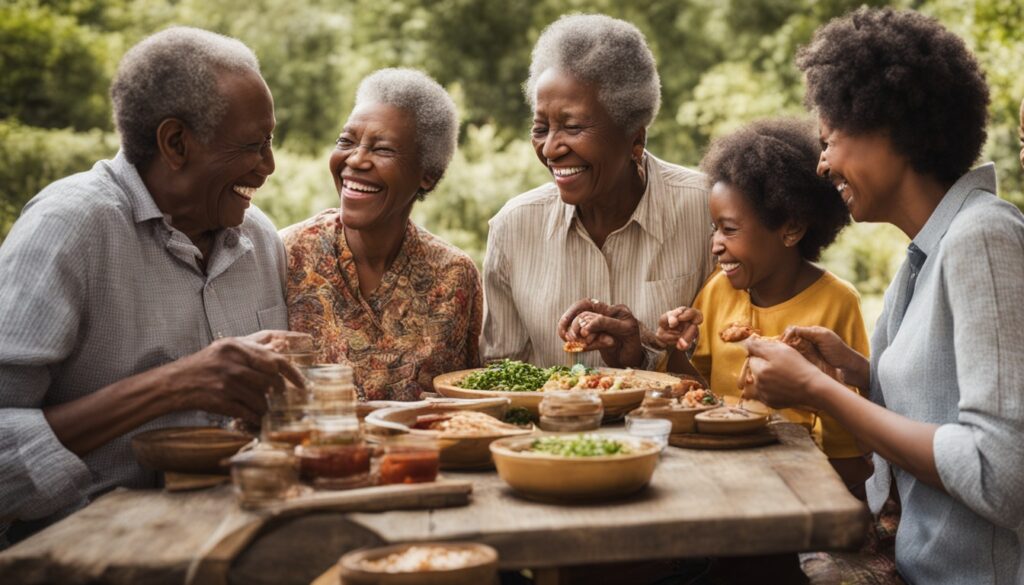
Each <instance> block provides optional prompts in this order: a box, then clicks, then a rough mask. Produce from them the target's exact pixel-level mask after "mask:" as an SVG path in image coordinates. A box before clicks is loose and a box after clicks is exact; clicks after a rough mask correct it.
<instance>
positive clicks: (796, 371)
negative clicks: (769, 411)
mask: <svg viewBox="0 0 1024 585" xmlns="http://www.w3.org/2000/svg"><path fill="white" fill-rule="evenodd" d="M743 343H744V346H745V347H746V348H747V353H748V354H750V357H749V358H747V367H748V368H749V373H748V374H747V376H746V378H747V379H746V385H745V386H744V389H743V398H752V399H754V400H760V401H761V402H764V403H765V404H767V405H768V406H771V407H772V408H804V409H807V410H812V411H817V410H820V407H819V405H818V404H817V400H816V398H817V396H816V395H815V388H816V387H817V385H819V384H821V383H822V382H823V381H824V382H829V381H831V378H829V377H828V376H826V375H825V373H824V372H822V371H821V370H819V369H818V368H816V367H815V366H814V364H812V363H811V362H809V361H807V359H806V358H805V357H804V356H803V355H801V354H800V352H798V351H797V350H796V349H794V348H792V347H790V346H789V345H787V344H785V343H779V342H778V341H772V340H765V339H758V338H753V337H752V338H749V339H747V340H746V341H744V342H743Z"/></svg>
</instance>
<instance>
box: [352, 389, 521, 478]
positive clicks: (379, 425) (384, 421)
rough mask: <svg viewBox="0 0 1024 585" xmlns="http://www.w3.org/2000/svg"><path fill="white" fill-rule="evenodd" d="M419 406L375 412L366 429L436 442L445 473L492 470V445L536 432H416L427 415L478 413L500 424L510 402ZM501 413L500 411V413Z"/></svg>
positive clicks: (510, 427)
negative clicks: (495, 419) (472, 411)
mask: <svg viewBox="0 0 1024 585" xmlns="http://www.w3.org/2000/svg"><path fill="white" fill-rule="evenodd" d="M418 404H419V406H406V407H393V408H385V409H381V410H377V411H374V412H372V413H370V414H369V415H367V417H366V425H367V427H368V428H369V430H370V431H371V432H373V433H375V434H379V435H386V434H394V433H398V434H401V433H408V434H410V435H416V436H423V437H430V438H435V439H437V441H438V444H439V446H440V449H441V453H440V455H441V469H490V468H492V467H494V461H493V460H492V459H491V451H490V449H488V447H489V446H490V444H491V443H492V442H493V441H495V440H497V439H501V438H503V437H513V436H519V435H528V434H530V433H532V432H533V431H534V429H533V428H527V429H523V428H519V427H516V426H515V425H507V427H508V428H506V429H504V430H501V431H497V432H494V433H488V434H482V435H474V436H451V435H444V434H442V433H441V432H439V431H433V430H425V429H415V428H412V427H413V426H414V425H415V424H416V420H417V419H418V418H419V417H420V416H423V415H429V414H441V413H445V412H453V411H459V410H474V411H478V412H483V413H485V414H490V415H491V416H494V417H495V418H498V419H499V420H500V414H499V413H500V412H502V411H504V410H505V409H506V408H507V405H508V399H506V398H502V397H499V398H490V399H484V400H461V401H456V400H449V401H447V402H444V401H442V402H436V403H427V404H423V403H418ZM496 409H497V410H496Z"/></svg>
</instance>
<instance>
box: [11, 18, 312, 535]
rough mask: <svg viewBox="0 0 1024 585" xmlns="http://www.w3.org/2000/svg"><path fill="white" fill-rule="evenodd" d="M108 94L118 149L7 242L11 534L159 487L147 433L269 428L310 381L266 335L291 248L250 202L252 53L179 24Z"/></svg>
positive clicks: (274, 325)
mask: <svg viewBox="0 0 1024 585" xmlns="http://www.w3.org/2000/svg"><path fill="white" fill-rule="evenodd" d="M111 97H112V98H113V104H114V118H115V122H116V124H117V128H118V130H119V131H120V134H121V150H120V152H118V153H117V156H115V157H114V159H113V160H104V161H100V162H98V163H96V164H95V166H93V168H92V169H91V170H89V171H87V172H84V173H80V174H77V175H74V176H71V177H68V178H65V179H62V180H60V181H57V182H55V183H53V184H52V185H50V186H48V187H46V188H45V189H43V191H42V192H40V193H39V194H38V195H37V196H36V197H34V198H33V199H32V200H31V201H30V202H29V203H28V204H27V205H26V206H25V209H24V211H23V212H22V215H21V217H20V218H19V219H18V221H17V223H15V225H14V227H13V229H12V230H11V232H10V235H9V237H8V238H7V240H6V241H5V242H4V244H3V246H2V247H0V420H2V421H3V422H2V423H0V470H2V473H0V532H2V531H3V529H4V528H7V530H6V533H7V534H6V536H7V540H9V541H11V542H13V541H17V540H19V539H21V538H24V537H25V536H27V535H28V534H30V533H31V532H33V531H34V530H37V529H38V528H40V527H42V526H45V525H46V524H48V523H51V522H53V521H55V520H57V519H59V518H61V517H62V516H65V515H67V514H68V513H70V512H71V511H74V510H75V509H77V508H78V507H81V506H83V505H85V504H86V503H88V502H89V501H90V500H91V499H92V498H94V497H96V496H98V495H100V494H102V493H103V492H105V491H107V490H110V489H112V488H114V487H117V486H128V487H135V488H141V487H153V486H155V485H157V484H158V482H159V481H160V479H159V476H158V474H157V473H155V472H152V471H147V470H145V469H143V468H142V467H140V466H139V464H138V463H136V461H135V459H134V457H133V455H132V453H131V450H130V447H129V442H130V439H131V436H132V435H134V434H135V433H137V432H139V431H143V430H147V429H153V428H160V427H168V426H184V425H197V424H199V425H206V424H210V423H211V422H214V421H216V420H218V419H220V417H234V418H240V419H243V420H245V421H248V422H252V423H258V422H259V419H260V416H261V414H262V412H263V411H265V409H266V402H265V398H264V391H265V390H267V389H270V388H281V387H282V386H283V384H284V380H283V376H286V377H289V378H291V379H292V380H293V381H296V382H301V377H300V376H299V374H298V373H297V372H296V371H295V370H294V368H293V367H292V366H290V365H289V364H288V362H287V361H285V360H284V359H283V358H282V357H281V356H279V355H278V354H276V353H274V352H273V351H271V349H270V346H269V342H270V341H272V340H273V339H274V338H275V336H276V335H277V334H276V333H274V332H272V331H268V330H283V329H286V328H287V325H288V323H287V311H286V308H285V304H284V295H283V292H284V291H283V279H284V270H285V258H284V248H283V246H282V245H281V241H280V239H279V238H278V236H277V234H276V232H275V230H274V227H273V225H272V224H271V223H270V221H269V220H268V219H267V218H266V217H265V216H264V215H263V214H262V213H261V212H260V211H259V210H257V209H256V208H254V207H250V202H251V200H252V199H253V196H254V195H255V194H256V192H257V190H258V189H259V187H260V186H261V185H263V183H264V182H265V181H266V179H267V176H268V175H270V174H271V173H272V172H273V171H274V158H273V154H272V153H271V146H270V141H271V134H272V132H273V130H274V123H275V119H274V105H273V100H272V98H271V96H270V91H269V90H268V88H267V86H266V84H265V83H264V81H263V78H262V77H261V76H260V70H259V64H258V62H257V60H256V57H255V55H253V53H252V51H251V50H250V49H248V48H247V47H246V46H245V45H243V44H242V43H241V42H239V41H237V40H234V39H230V38H227V37H223V36H220V35H217V34H214V33H210V32H206V31H202V30H197V29H191V28H180V27H179V28H171V29H168V30H165V31H163V32H161V33H158V34H155V35H153V36H151V37H149V38H147V39H145V40H143V41H142V42H141V43H139V44H138V45H136V46H135V47H133V48H132V49H131V50H129V51H128V53H127V54H126V55H125V56H124V58H123V59H122V61H121V64H120V66H119V69H118V72H117V75H116V78H115V80H114V83H113V86H112V88H111ZM261 331H262V332H261ZM220 420H223V419H220ZM5 525H6V526H5ZM3 541H4V538H3V536H2V535H0V547H2V545H3Z"/></svg>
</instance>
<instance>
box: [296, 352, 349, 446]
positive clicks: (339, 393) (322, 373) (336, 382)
mask: <svg viewBox="0 0 1024 585" xmlns="http://www.w3.org/2000/svg"><path fill="white" fill-rule="evenodd" d="M302 373H303V375H304V376H305V377H306V385H307V387H308V388H309V396H310V402H309V405H308V408H307V411H308V413H309V416H310V419H311V421H312V427H313V437H312V442H313V443H314V444H335V443H340V444H347V443H351V442H353V440H356V439H358V438H359V417H358V415H357V413H356V404H357V403H358V397H357V394H356V387H355V384H354V383H353V382H352V368H350V367H349V366H346V365H342V364H321V365H315V366H309V367H306V368H302Z"/></svg>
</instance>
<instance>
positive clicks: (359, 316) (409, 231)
mask: <svg viewBox="0 0 1024 585" xmlns="http://www.w3.org/2000/svg"><path fill="white" fill-rule="evenodd" d="M458 128H459V126H458V116H457V115H456V112H455V104H454V103H453V102H452V100H451V98H450V97H449V96H448V94H447V93H446V92H445V91H444V89H443V88H442V87H441V86H440V85H438V84H437V82H435V81H434V80H433V79H431V78H430V77H428V76H426V75H424V74H423V73H420V72H418V71H412V70H403V69H383V70H380V71H377V72H376V73H373V74H372V75H370V76H369V77H367V78H366V79H364V80H363V82H362V83H361V84H360V85H359V90H358V92H357V93H356V104H355V108H354V109H353V110H352V113H351V114H350V115H349V118H348V121H347V122H346V123H345V127H344V128H343V129H342V131H341V135H340V136H339V138H338V143H337V147H336V148H335V149H334V151H333V152H332V153H331V157H330V163H329V166H330V169H331V176H332V177H334V184H335V186H336V187H337V189H338V193H339V195H340V196H341V208H340V209H328V210H326V211H324V212H321V213H320V214H318V215H316V216H314V217H312V218H310V219H308V220H306V221H304V222H302V223H299V224H297V225H294V226H291V227H289V228H287V229H286V230H284V232H283V237H284V241H285V246H286V248H287V250H288V287H287V297H288V316H289V322H290V324H291V328H292V329H293V330H296V331H304V332H307V333H310V334H312V335H313V338H314V340H315V343H316V349H317V358H318V360H319V361H321V362H326V363H348V364H351V365H352V366H353V369H354V373H355V380H356V384H357V387H358V389H359V393H360V398H361V399H364V400H416V399H418V398H419V397H420V392H421V391H424V390H426V391H429V390H431V389H432V385H431V380H432V379H433V377H434V376H436V375H438V374H441V373H444V372H447V371H451V370H458V369H462V368H470V367H474V366H477V365H478V364H479V361H480V358H479V352H478V342H477V338H478V336H479V334H480V321H481V313H482V304H483V300H482V293H481V288H480V276H479V273H478V272H477V269H476V267H475V266H474V265H473V261H472V260H471V259H470V258H469V256H467V255H466V254H464V253H463V252H461V251H460V250H458V249H457V248H455V247H453V246H451V245H449V244H447V243H445V242H443V241H441V240H439V239H438V238H437V237H435V236H433V235H432V234H430V233H429V232H427V231H426V230H424V229H423V228H421V227H418V226H416V225H415V224H413V223H412V222H411V221H410V220H409V214H410V212H411V211H412V206H413V203H415V201H416V200H418V199H420V200H421V199H423V197H424V196H425V195H426V194H427V193H428V192H429V191H431V190H432V189H433V188H434V187H435V186H436V185H437V183H438V181H439V180H440V179H441V176H442V175H443V174H444V171H445V169H446V168H447V166H448V162H449V161H450V160H451V158H452V154H453V153H454V151H455V146H456V139H457V136H458Z"/></svg>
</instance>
